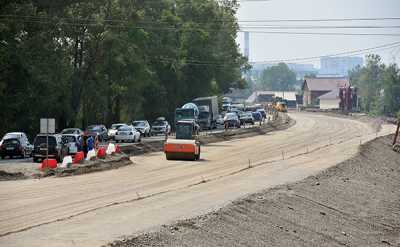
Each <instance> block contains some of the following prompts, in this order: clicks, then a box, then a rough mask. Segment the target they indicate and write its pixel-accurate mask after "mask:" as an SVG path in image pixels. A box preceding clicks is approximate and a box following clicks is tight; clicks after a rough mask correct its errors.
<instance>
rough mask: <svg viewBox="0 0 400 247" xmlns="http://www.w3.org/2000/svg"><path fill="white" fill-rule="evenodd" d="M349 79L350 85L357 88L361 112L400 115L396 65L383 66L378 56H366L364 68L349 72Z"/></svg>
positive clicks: (399, 71)
mask: <svg viewBox="0 0 400 247" xmlns="http://www.w3.org/2000/svg"><path fill="white" fill-rule="evenodd" d="M349 77H350V83H351V85H353V86H356V87H357V88H358V94H359V97H360V107H361V111H363V112H367V113H370V114H373V115H387V116H396V115H397V114H400V69H399V67H398V65H397V64H395V63H393V64H389V65H385V64H384V63H383V62H382V60H381V57H380V56H378V55H368V56H366V63H365V66H362V67H361V66H359V67H357V68H356V69H354V70H353V71H351V72H350V75H349ZM399 116H400V115H399Z"/></svg>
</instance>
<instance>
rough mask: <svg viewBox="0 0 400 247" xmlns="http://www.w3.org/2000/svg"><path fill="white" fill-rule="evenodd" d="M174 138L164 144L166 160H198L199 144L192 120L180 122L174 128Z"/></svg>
mask: <svg viewBox="0 0 400 247" xmlns="http://www.w3.org/2000/svg"><path fill="white" fill-rule="evenodd" d="M175 128H176V129H175V131H176V138H175V139H171V138H169V139H168V140H167V141H166V142H165V143H164V153H165V156H166V159H167V160H198V159H200V152H201V151H200V142H199V141H198V140H197V137H198V134H199V132H198V130H197V129H196V123H195V121H193V120H180V121H178V122H177V123H176V126H175Z"/></svg>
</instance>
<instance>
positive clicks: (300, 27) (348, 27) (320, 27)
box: [240, 25, 400, 29]
mask: <svg viewBox="0 0 400 247" xmlns="http://www.w3.org/2000/svg"><path fill="white" fill-rule="evenodd" d="M240 27H242V28H257V29H259V28H261V29H385V28H389V29H390V28H393V29H397V28H400V26H274V25H240Z"/></svg>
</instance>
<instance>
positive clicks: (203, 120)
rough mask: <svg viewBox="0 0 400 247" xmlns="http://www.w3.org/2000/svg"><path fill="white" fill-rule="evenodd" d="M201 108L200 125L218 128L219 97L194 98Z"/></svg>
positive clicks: (194, 101)
mask: <svg viewBox="0 0 400 247" xmlns="http://www.w3.org/2000/svg"><path fill="white" fill-rule="evenodd" d="M193 103H195V104H196V105H197V107H198V108H199V125H200V127H201V129H215V128H217V119H218V114H219V113H218V97H217V96H210V97H201V98H196V99H194V100H193Z"/></svg>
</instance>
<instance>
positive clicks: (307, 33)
mask: <svg viewBox="0 0 400 247" xmlns="http://www.w3.org/2000/svg"><path fill="white" fill-rule="evenodd" d="M239 31H240V32H249V33H259V34H293V35H317V36H319V35H328V36H390V37H397V36H400V33H339V32H334V33H332V32H326V33H323V32H286V31H253V30H243V29H240V30H239Z"/></svg>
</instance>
